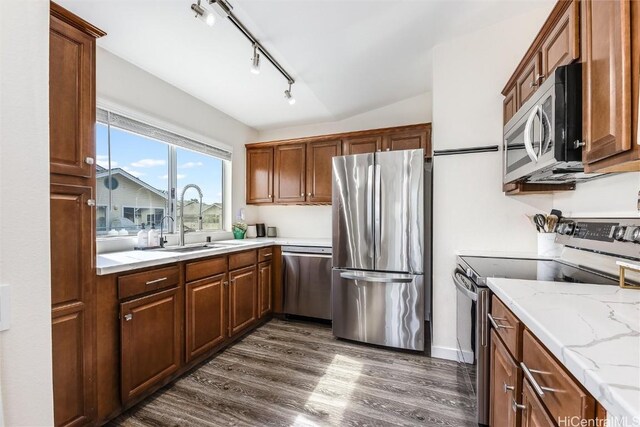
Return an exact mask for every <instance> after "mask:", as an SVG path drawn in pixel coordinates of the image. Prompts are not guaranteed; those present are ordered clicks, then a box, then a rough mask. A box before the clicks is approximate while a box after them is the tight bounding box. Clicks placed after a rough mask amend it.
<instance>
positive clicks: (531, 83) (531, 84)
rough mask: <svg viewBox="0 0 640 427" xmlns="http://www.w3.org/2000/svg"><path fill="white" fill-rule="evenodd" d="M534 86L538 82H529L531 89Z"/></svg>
mask: <svg viewBox="0 0 640 427" xmlns="http://www.w3.org/2000/svg"><path fill="white" fill-rule="evenodd" d="M536 86H538V84H537V83H535V82H529V87H530V88H531V89H533V88H534V87H536Z"/></svg>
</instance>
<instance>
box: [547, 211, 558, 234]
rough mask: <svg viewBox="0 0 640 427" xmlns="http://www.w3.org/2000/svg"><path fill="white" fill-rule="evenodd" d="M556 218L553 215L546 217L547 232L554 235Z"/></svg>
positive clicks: (556, 224)
mask: <svg viewBox="0 0 640 427" xmlns="http://www.w3.org/2000/svg"><path fill="white" fill-rule="evenodd" d="M558 219H559V218H558V217H557V216H556V215H554V214H551V215H549V216H548V217H547V232H549V233H555V232H556V227H557V226H558Z"/></svg>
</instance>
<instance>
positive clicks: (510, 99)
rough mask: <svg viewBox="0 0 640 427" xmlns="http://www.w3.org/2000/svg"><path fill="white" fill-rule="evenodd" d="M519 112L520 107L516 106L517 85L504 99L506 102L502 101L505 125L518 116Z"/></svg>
mask: <svg viewBox="0 0 640 427" xmlns="http://www.w3.org/2000/svg"><path fill="white" fill-rule="evenodd" d="M516 111H518V105H517V104H516V87H515V85H514V86H512V87H511V89H510V90H509V92H508V93H507V96H505V97H504V101H502V116H503V117H502V121H503V122H504V123H503V124H505V125H506V124H507V122H509V120H511V118H512V117H513V116H514V115H515V114H516Z"/></svg>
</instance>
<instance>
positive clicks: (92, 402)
mask: <svg viewBox="0 0 640 427" xmlns="http://www.w3.org/2000/svg"><path fill="white" fill-rule="evenodd" d="M50 19H51V20H50V32H49V39H50V45H49V120H50V124H49V128H50V134H49V138H50V140H49V144H50V183H51V190H50V214H51V317H52V343H53V349H52V350H53V404H54V421H55V425H56V426H62V425H64V426H71V425H84V424H90V423H92V422H94V421H95V418H96V406H97V405H96V352H95V349H96V341H95V340H96V334H95V330H96V324H95V321H96V316H95V310H96V301H95V289H94V288H95V243H94V242H95V231H94V230H95V227H94V221H95V212H94V209H95V208H94V207H95V191H96V189H95V166H94V163H95V121H96V100H95V51H96V38H98V37H101V36H103V35H105V33H104V32H103V31H101V30H99V29H98V28H96V27H94V26H93V25H91V24H89V23H88V22H86V21H84V20H82V19H81V18H79V17H77V16H75V15H73V14H72V13H70V12H69V11H67V10H66V9H64V8H62V7H60V6H58V5H57V4H55V3H51V17H50Z"/></svg>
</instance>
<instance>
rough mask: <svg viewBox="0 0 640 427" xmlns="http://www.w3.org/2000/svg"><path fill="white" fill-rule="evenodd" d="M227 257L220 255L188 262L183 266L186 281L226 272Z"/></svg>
mask: <svg viewBox="0 0 640 427" xmlns="http://www.w3.org/2000/svg"><path fill="white" fill-rule="evenodd" d="M226 271H227V257H226V256H221V257H218V258H213V259H206V260H204V261H195V262H190V263H188V264H187V265H186V267H185V277H186V280H185V281H186V282H193V281H194V280H199V279H204V278H205V277H211V276H215V275H216V274H222V273H226Z"/></svg>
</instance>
